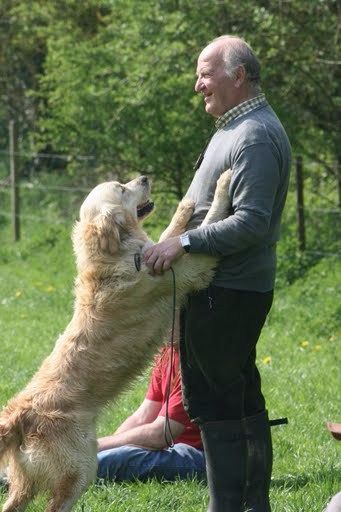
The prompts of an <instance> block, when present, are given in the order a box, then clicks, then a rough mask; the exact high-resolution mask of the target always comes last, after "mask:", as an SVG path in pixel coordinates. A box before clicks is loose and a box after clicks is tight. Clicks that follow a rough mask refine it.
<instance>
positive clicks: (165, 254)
mask: <svg viewBox="0 0 341 512" xmlns="http://www.w3.org/2000/svg"><path fill="white" fill-rule="evenodd" d="M185 252H186V251H185V249H184V248H183V247H182V245H181V242H180V237H179V236H176V237H173V238H167V240H164V241H163V242H160V243H159V244H155V245H153V247H150V248H149V249H147V250H146V252H145V253H144V262H145V264H146V265H147V267H148V268H149V269H150V271H151V273H152V274H158V275H160V274H162V273H163V272H164V271H165V270H169V269H170V267H171V265H172V263H173V261H175V260H177V259H178V258H179V257H180V256H182V255H183V254H185Z"/></svg>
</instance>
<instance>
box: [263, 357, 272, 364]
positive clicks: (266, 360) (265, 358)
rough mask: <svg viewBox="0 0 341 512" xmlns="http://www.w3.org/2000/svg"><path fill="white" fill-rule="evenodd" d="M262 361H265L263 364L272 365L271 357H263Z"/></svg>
mask: <svg viewBox="0 0 341 512" xmlns="http://www.w3.org/2000/svg"><path fill="white" fill-rule="evenodd" d="M262 361H263V364H271V357H270V356H266V357H263V359H262Z"/></svg>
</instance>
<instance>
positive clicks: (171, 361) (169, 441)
mask: <svg viewBox="0 0 341 512" xmlns="http://www.w3.org/2000/svg"><path fill="white" fill-rule="evenodd" d="M170 271H171V272H172V276H173V305H172V332H171V339H170V345H171V348H170V358H169V364H168V368H169V374H168V382H167V388H166V417H165V425H164V437H165V441H166V444H167V446H168V447H169V448H173V446H174V439H173V435H172V430H171V427H170V421H169V413H168V407H169V397H170V392H171V382H172V373H173V369H174V333H175V313H176V281H175V272H174V269H173V267H170Z"/></svg>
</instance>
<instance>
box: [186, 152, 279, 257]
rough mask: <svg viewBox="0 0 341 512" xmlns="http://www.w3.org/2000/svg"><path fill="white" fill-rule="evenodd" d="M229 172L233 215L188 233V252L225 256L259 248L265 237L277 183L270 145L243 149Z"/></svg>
mask: <svg viewBox="0 0 341 512" xmlns="http://www.w3.org/2000/svg"><path fill="white" fill-rule="evenodd" d="M232 173H233V176H232V180H231V184H230V190H229V194H230V197H231V199H232V209H233V214H232V215H230V216H229V217H227V218H226V219H224V220H221V221H218V222H216V223H213V224H209V225H207V226H203V227H198V228H196V229H193V230H191V231H188V235H189V240H190V244H191V253H192V252H193V253H207V254H211V255H214V256H217V255H218V256H220V255H224V256H228V255H230V254H233V253H236V252H239V251H242V250H244V249H247V248H250V247H253V246H256V245H258V244H260V243H262V240H263V239H264V238H265V237H266V235H267V233H268V230H269V226H270V221H271V216H272V211H273V206H274V200H275V196H276V192H277V190H278V187H279V183H280V170H279V162H278V159H277V158H276V155H275V153H274V151H273V148H272V146H271V144H270V143H269V142H266V143H256V144H253V145H250V146H247V147H245V148H243V149H242V151H241V152H240V153H239V155H238V157H237V158H236V160H235V162H234V163H233V165H232ZM226 192H228V191H226Z"/></svg>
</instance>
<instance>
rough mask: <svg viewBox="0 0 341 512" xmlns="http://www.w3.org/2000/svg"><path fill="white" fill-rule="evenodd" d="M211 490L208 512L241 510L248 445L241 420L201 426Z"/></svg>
mask: <svg viewBox="0 0 341 512" xmlns="http://www.w3.org/2000/svg"><path fill="white" fill-rule="evenodd" d="M200 430H201V437H202V441H203V445H204V451H205V459H206V471H207V482H208V487H209V493H210V501H209V507H208V512H242V511H243V503H244V492H245V486H246V470H247V464H246V456H247V446H246V439H245V434H244V424H243V421H242V420H227V421H210V422H207V423H203V424H201V425H200Z"/></svg>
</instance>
